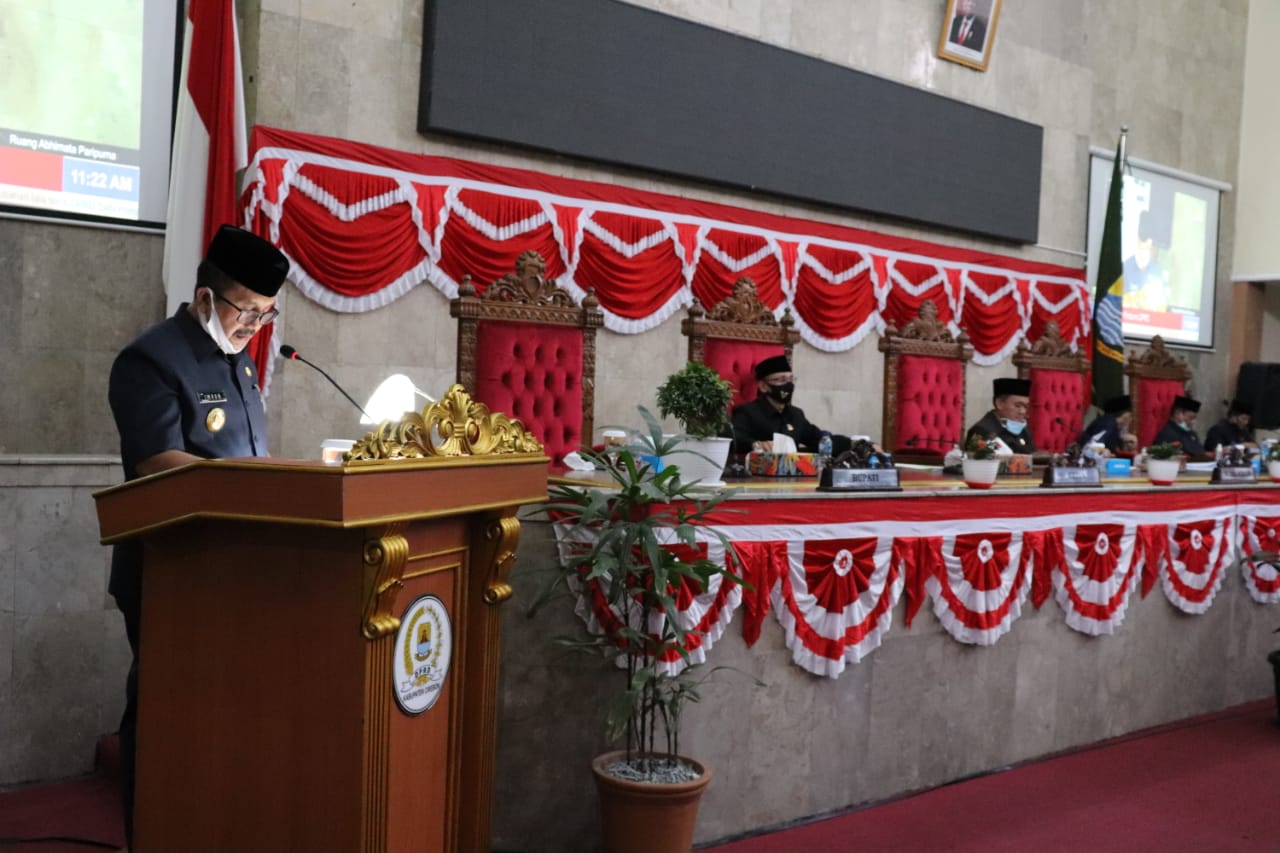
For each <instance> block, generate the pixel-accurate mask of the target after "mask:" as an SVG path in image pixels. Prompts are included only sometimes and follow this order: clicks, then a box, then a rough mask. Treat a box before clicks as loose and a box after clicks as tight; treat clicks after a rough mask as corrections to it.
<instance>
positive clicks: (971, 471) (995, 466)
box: [960, 457, 1000, 489]
mask: <svg viewBox="0 0 1280 853" xmlns="http://www.w3.org/2000/svg"><path fill="white" fill-rule="evenodd" d="M960 465H961V468H963V469H964V484H965V485H966V486H968V487H969V488H971V489H989V488H991V486H992V484H993V483H995V481H996V475H997V474H998V473H1000V460H999V459H969V458H967V457H966V458H965V459H964V461H963V462H961V463H960Z"/></svg>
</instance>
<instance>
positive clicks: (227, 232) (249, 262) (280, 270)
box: [204, 225, 289, 297]
mask: <svg viewBox="0 0 1280 853" xmlns="http://www.w3.org/2000/svg"><path fill="white" fill-rule="evenodd" d="M204 258H205V260H206V261H208V262H209V263H211V264H213V265H214V266H215V267H217V268H218V269H219V270H221V271H222V272H224V273H226V274H227V275H229V276H230V277H231V278H233V279H235V280H236V281H237V282H239V283H240V284H243V285H244V286H245V287H247V288H249V289H250V290H252V291H253V292H254V293H257V294H260V295H262V296H268V297H273V296H275V295H276V293H277V292H278V291H279V290H280V285H282V284H284V278H285V276H287V275H288V274H289V259H288V258H286V257H285V256H284V253H283V252H281V251H280V250H279V249H277V248H276V247H275V246H273V245H271V244H270V243H268V242H267V241H266V240H264V239H262V238H261V237H259V236H258V235H257V234H254V233H253V232H251V231H245V230H244V229H243V228H236V227H235V226H234V225H223V226H222V227H221V228H219V229H218V233H216V234H214V235H213V239H212V240H210V241H209V250H208V251H207V252H205V255H204Z"/></svg>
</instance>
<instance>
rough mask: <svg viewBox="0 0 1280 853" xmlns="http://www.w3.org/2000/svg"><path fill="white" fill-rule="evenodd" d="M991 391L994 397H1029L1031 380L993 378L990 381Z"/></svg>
mask: <svg viewBox="0 0 1280 853" xmlns="http://www.w3.org/2000/svg"><path fill="white" fill-rule="evenodd" d="M991 393H992V394H994V395H995V396H996V397H1009V396H1015V397H1030V396H1031V380H1030V379H1012V378H1009V377H1006V378H1004V379H994V380H992V382H991Z"/></svg>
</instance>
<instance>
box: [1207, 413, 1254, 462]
mask: <svg viewBox="0 0 1280 853" xmlns="http://www.w3.org/2000/svg"><path fill="white" fill-rule="evenodd" d="M1252 420H1253V407H1252V406H1250V405H1249V404H1248V403H1244V402H1241V401H1240V400H1232V401H1231V406H1230V408H1228V409H1227V416H1226V417H1225V418H1223V419H1222V420H1220V421H1218V422H1217V423H1216V424H1214V425H1213V426H1211V427H1209V434H1208V435H1206V436H1205V437H1204V449H1205V452H1206V453H1213V452H1214V451H1215V450H1217V449H1218V448H1219V447H1220V446H1226V447H1230V446H1231V445H1233V444H1241V445H1244V446H1245V447H1246V448H1248V449H1250V450H1256V449H1257V447H1258V444H1257V442H1255V441H1254V440H1253V430H1252V429H1250V427H1249V422H1250V421H1252Z"/></svg>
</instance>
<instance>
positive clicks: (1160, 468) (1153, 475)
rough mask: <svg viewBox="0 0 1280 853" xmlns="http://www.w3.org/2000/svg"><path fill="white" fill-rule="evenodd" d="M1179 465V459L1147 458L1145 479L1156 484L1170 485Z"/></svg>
mask: <svg viewBox="0 0 1280 853" xmlns="http://www.w3.org/2000/svg"><path fill="white" fill-rule="evenodd" d="M1181 467H1182V460H1181V459H1148V460H1147V479H1149V480H1150V481H1151V483H1152V484H1153V485H1156V486H1172V485H1173V481H1174V480H1176V479H1178V469H1179V468H1181Z"/></svg>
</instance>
